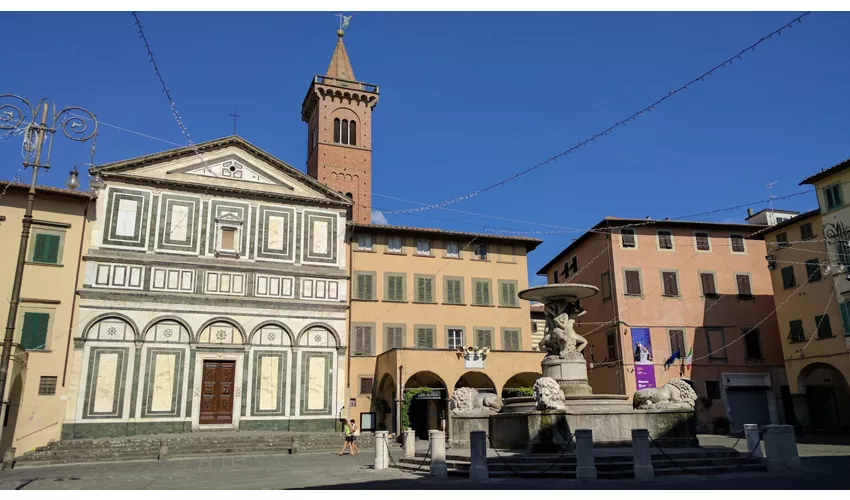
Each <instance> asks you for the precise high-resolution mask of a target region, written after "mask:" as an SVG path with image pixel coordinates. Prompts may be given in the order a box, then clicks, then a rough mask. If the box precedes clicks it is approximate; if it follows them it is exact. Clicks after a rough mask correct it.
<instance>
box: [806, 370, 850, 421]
mask: <svg viewBox="0 0 850 500" xmlns="http://www.w3.org/2000/svg"><path fill="white" fill-rule="evenodd" d="M797 390H798V394H799V395H800V396H802V398H805V399H804V401H805V406H804V407H803V405H802V404H797V405H795V406H796V409H797V413H798V414H803V415H798V419H799V420H802V421H803V422H807V423H808V425H807V427H809V428H811V429H814V430H838V429H846V428H850V387H848V384H847V379H846V378H845V377H844V375H843V374H842V373H841V372H840V371H839V370H838V369H837V368H836V367H835V366H833V365H831V364H829V363H824V362H815V363H811V364H809V365H806V367H805V368H803V369H802V370H800V375H799V377H798V378H797ZM802 402H803V401H800V402H799V403H802ZM800 417H802V418H800Z"/></svg>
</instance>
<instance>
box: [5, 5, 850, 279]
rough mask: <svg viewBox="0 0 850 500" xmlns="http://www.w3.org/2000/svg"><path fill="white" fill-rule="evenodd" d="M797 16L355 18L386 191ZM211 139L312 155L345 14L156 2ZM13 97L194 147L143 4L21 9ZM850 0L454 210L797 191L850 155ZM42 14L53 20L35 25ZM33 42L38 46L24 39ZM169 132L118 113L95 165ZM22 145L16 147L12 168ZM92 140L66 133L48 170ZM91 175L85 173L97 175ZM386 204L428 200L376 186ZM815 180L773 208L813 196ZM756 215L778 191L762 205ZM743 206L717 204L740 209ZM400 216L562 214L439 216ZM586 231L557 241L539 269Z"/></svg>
mask: <svg viewBox="0 0 850 500" xmlns="http://www.w3.org/2000/svg"><path fill="white" fill-rule="evenodd" d="M797 14H798V13H788V12H785V13H507V14H502V13H372V12H362V13H355V15H354V17H353V19H352V21H351V26H350V27H349V30H348V34H347V35H346V37H345V43H346V47H347V48H348V52H349V55H350V57H351V60H352V64H353V66H354V71H355V74H356V76H357V77H358V79H360V80H362V81H366V82H369V83H375V84H378V85H380V88H381V97H380V103H379V104H378V106H377V108H376V109H375V112H374V119H373V192H374V193H377V194H381V195H388V196H393V197H398V198H404V199H408V200H415V201H420V202H425V203H433V202H437V201H441V200H444V199H448V198H453V197H455V196H459V195H463V194H465V193H468V192H470V191H473V190H475V189H477V188H480V187H483V186H486V185H489V184H491V183H492V182H494V181H497V180H499V179H502V178H504V177H507V176H509V175H511V174H512V173H514V172H516V171H519V170H523V169H525V168H528V167H530V166H532V165H534V164H536V163H538V162H540V161H543V160H545V159H546V158H548V157H550V156H552V155H553V154H557V153H559V152H561V151H563V150H565V149H567V148H569V147H570V146H572V145H574V144H575V143H577V142H579V141H581V140H583V139H585V138H586V137H588V136H590V135H592V134H593V133H594V132H597V131H600V130H602V129H605V128H607V127H608V126H610V125H612V124H613V123H614V122H616V121H618V120H619V119H622V118H624V117H626V116H628V115H629V114H631V113H632V112H634V111H636V110H638V109H640V108H642V107H644V106H646V105H647V104H649V103H651V102H653V101H654V100H656V99H657V98H659V97H661V96H662V95H664V94H665V93H666V92H668V91H669V90H672V89H673V88H676V87H678V86H679V85H681V84H683V83H685V82H686V81H688V80H690V79H691V78H693V77H694V76H696V75H698V74H700V73H702V72H703V71H705V70H707V69H708V68H710V67H712V66H713V65H715V64H716V63H718V62H720V61H722V60H724V59H726V58H727V57H730V56H731V55H733V54H735V53H736V52H737V51H738V50H740V49H742V48H744V47H746V46H748V45H750V44H751V43H753V42H755V41H756V40H758V38H759V37H761V36H762V35H764V34H766V33H769V32H770V31H772V30H773V29H775V28H777V27H779V26H781V25H782V24H784V23H785V22H787V21H789V20H790V19H792V18H794V17H795V16H796V15H797ZM140 17H141V19H142V23H143V25H144V27H145V31H146V35H147V37H148V40H149V41H150V43H151V45H152V48H153V51H154V54H155V55H156V57H157V59H158V62H159V66H160V70H161V71H162V74H163V76H164V78H165V80H166V83H167V85H168V86H169V87H170V90H171V92H172V95H173V97H174V99H175V101H176V103H177V107H178V110H179V111H180V113H181V114H182V116H183V118H184V121H185V124H186V126H187V127H188V130H189V132H190V134H191V136H192V139H193V140H194V141H195V142H200V141H204V140H210V139H214V138H218V137H222V136H226V135H229V134H231V132H232V119H231V118H230V117H229V116H228V115H229V114H230V113H232V112H233V110H234V109H235V110H237V112H238V113H239V114H240V115H241V116H242V117H241V118H240V119H239V125H238V127H239V135H241V136H243V137H244V138H246V139H247V140H249V141H251V142H253V143H255V144H256V145H258V146H259V147H261V148H263V149H265V150H266V151H268V152H270V153H271V154H274V155H275V156H277V157H278V158H280V159H282V160H284V161H286V162H288V163H290V164H291V165H293V166H295V167H297V168H301V169H302V170H303V169H304V165H305V160H306V158H305V156H306V155H305V153H306V140H307V136H306V126H305V125H304V124H303V123H301V121H300V106H301V102H302V100H303V98H304V95H305V93H306V91H307V87H308V85H309V83H310V79H311V77H312V75H313V74H320V73H323V72H324V71H325V70H326V68H327V64H328V61H329V60H330V57H331V54H332V52H333V47H334V44H335V42H336V35H335V31H336V28H337V23H338V20H337V18H336V17H335V16H334V15H333V14H332V13H285V12H281V13H146V12H142V13H140ZM4 21H5V22H4V28H3V31H4V35H5V39H6V40H17V41H20V42H21V44H19V45H18V47H19V48H18V49H15V50H5V51H3V55H2V57H0V60H2V63H3V64H2V66H3V68H4V71H3V73H4V74H3V84H2V90H0V92H3V93H16V94H20V95H24V96H27V97H29V98H31V99H33V100H36V99H38V98H40V97H43V96H48V97H50V98H52V99H54V100H55V101H56V102H57V104H58V105H60V106H61V105H76V106H83V107H86V108H88V109H90V110H92V111H94V112H96V113H97V115H98V118H99V119H100V120H101V121H103V122H105V123H108V124H111V125H116V126H120V127H123V128H126V129H130V130H134V131H138V132H142V133H144V134H148V135H151V136H154V137H157V138H161V139H164V140H166V141H170V142H173V143H178V144H185V139H184V138H183V137H182V135H181V133H180V129H179V128H178V126H177V124H176V122H175V121H174V118H173V117H172V115H171V111H170V108H169V106H168V102H167V101H166V99H165V96H164V95H163V93H162V92H161V90H160V87H159V83H158V82H157V80H156V78H155V76H154V72H153V69H152V67H151V65H150V63H149V62H148V58H147V55H146V53H145V51H144V47H143V45H142V43H141V40H140V39H139V38H138V34H137V32H136V28H135V26H134V24H133V19H132V17H131V15H130V14H129V13H6V14H5V15H4ZM848 21H850V14H848V13H814V14H812V15H810V16H808V17H806V18H804V22H803V23H802V24H801V25H795V26H794V28H793V29H791V30H790V31H786V32H784V33H783V34H782V36H780V37H777V38H774V39H773V40H771V41H768V42H767V43H765V44H762V45H760V46H759V47H758V48H757V49H756V51H755V53H748V54H747V55H745V56H744V59H743V60H742V61H736V62H735V63H734V64H733V65H732V66H731V67H728V68H726V69H721V70H720V71H719V72H718V73H716V74H715V75H714V76H712V77H710V78H709V79H708V80H707V81H706V82H705V83H700V84H697V85H695V86H694V87H692V88H691V89H689V90H687V91H686V92H684V93H682V94H681V95H678V96H676V97H674V98H672V99H669V100H668V101H666V102H665V103H664V104H662V105H661V106H659V107H658V108H656V110H655V111H653V112H652V113H651V114H649V115H647V116H644V117H642V118H640V119H638V120H637V121H635V122H634V123H632V124H630V125H628V126H627V127H625V128H621V129H618V130H617V131H616V132H614V133H613V134H612V135H610V136H608V137H606V138H603V139H600V140H598V141H596V142H595V143H592V144H590V145H589V146H587V147H585V148H582V149H581V150H579V151H577V152H575V153H574V154H571V155H569V156H567V157H566V158H562V159H560V160H558V161H557V162H555V163H553V164H551V165H549V166H546V167H543V168H541V169H539V170H538V171H536V172H534V173H532V174H530V175H528V176H525V177H523V178H521V179H519V180H517V181H515V182H513V183H510V184H508V185H506V186H503V187H500V188H498V189H495V190H493V191H490V192H488V193H486V194H483V195H481V196H480V197H477V198H475V199H472V200H468V201H464V202H461V203H457V204H455V205H453V206H452V208H454V209H457V210H464V211H472V212H477V213H483V214H488V215H493V216H498V217H505V218H511V219H517V220H523V221H531V222H537V223H541V224H551V225H557V226H567V227H577V228H582V227H590V226H592V225H593V224H595V223H596V222H598V221H599V220H600V219H601V218H602V217H604V216H606V215H614V216H620V217H641V218H642V217H645V216H651V217H653V218H664V217H679V216H682V215H687V214H692V213H698V212H703V211H707V210H713V209H717V208H723V207H728V206H733V205H738V204H742V203H747V202H750V201H756V200H761V199H763V198H766V197H767V190H766V188H765V184H766V183H767V182H772V181H776V182H777V184H776V186H775V188H774V194H776V195H784V194H790V193H795V192H798V191H800V190H802V189H805V187H803V188H801V187H798V186H797V184H798V182H799V181H800V180H802V179H803V178H804V177H806V176H807V175H809V174H811V173H813V172H815V171H818V170H820V169H823V168H826V167H829V166H831V165H833V164H835V163H838V162H840V161H842V160H844V159H846V158H847V157H850V146H848V144H850V142H848V138H850V99H847V89H848V88H850V65H848V64H847V60H848V50H850V33H848V31H847V30H846V26H847V23H848ZM33 27H37V28H38V32H39V33H40V36H38V37H34V36H32V29H33ZM24 41H26V45H24V44H23V42H24ZM171 147H173V146H172V145H169V144H166V143H163V142H160V141H157V140H153V139H148V138H144V137H140V136H137V135H133V134H130V133H127V132H124V131H120V130H118V129H115V128H112V127H108V126H102V127H101V133H100V135H99V137H98V141H97V156H96V161H97V162H98V163H107V162H111V161H115V160H120V159H125V158H131V157H135V156H138V155H142V154H149V153H153V152H156V151H160V150H163V149H169V148H171ZM19 152H20V141H19V140H18V139H5V140H2V141H0V159H2V161H3V164H4V167H3V171H2V174H0V178H2V179H10V178H12V176H13V175H14V173H15V171H16V170H17V168H18V165H19V164H20V153H19ZM84 161H87V149H86V148H84V147H81V146H79V145H77V144H71V143H69V141H64V140H59V139H57V141H56V144H55V147H54V154H53V161H52V167H53V168H52V169H51V170H50V171H49V172H48V173H47V174H46V175H44V176H43V177H42V179H43V181H44V183H46V184H49V185H57V186H58V185H61V184H62V183H63V182H64V179H65V177H66V176H67V172H68V170H69V169H70V167H71V166H72V165H73V164H74V163H80V162H84ZM84 182H85V181H84ZM373 205H375V206H376V207H378V208H383V209H390V210H392V209H400V208H410V207H412V206H413V205H410V204H408V203H403V202H399V201H394V200H390V199H387V198H381V197H375V198H374V200H373ZM815 205H816V200H815V197H814V195H813V194H808V195H803V196H797V197H794V198H790V199H788V200H785V201H781V202H777V204H776V207H777V208H786V209H791V210H806V209H811V208H813V207H814V206H815ZM753 208H754V209H756V210H758V209H760V208H764V206H763V205H762V206H758V205H753ZM744 215H745V210H744V209H740V210H737V211H734V212H723V213H719V214H715V215H712V216H710V217H708V218H706V219H704V220H716V221H722V220H730V221H731V220H734V221H742V220H743V217H744ZM388 219H389V221H390V223H393V224H404V225H418V226H430V227H442V228H447V229H456V230H466V231H482V230H484V231H493V230H494V228H512V229H517V230H520V231H533V230H546V229H547V228H546V227H542V226H535V225H530V224H525V223H517V222H507V221H499V220H493V219H485V218H482V217H478V216H472V215H468V214H462V213H457V212H451V211H444V210H431V211H427V212H423V213H421V214H419V215H400V214H399V215H390V216H388ZM577 236H578V233H567V234H562V235H548V236H544V237H543V239H544V240H545V243H544V244H543V245H542V246H541V247H539V248H538V249H537V250H536V251H535V252H534V253H533V254H532V255H531V256H530V258H529V261H530V263H529V270H530V272H534V271H536V270H537V269H538V268H539V267H540V265H542V264H543V263H545V262H546V261H547V260H548V259H549V258H551V257H552V256H553V255H555V254H556V253H557V252H558V251H560V249H562V248H563V247H564V246H566V245H567V244H569V243H570V242H571V241H572V239H573V238H575V237H577Z"/></svg>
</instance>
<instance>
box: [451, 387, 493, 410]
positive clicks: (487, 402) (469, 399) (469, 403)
mask: <svg viewBox="0 0 850 500" xmlns="http://www.w3.org/2000/svg"><path fill="white" fill-rule="evenodd" d="M449 408H450V409H451V411H452V415H475V414H490V413H499V410H501V409H502V400H501V399H500V398H499V396H497V395H495V394H491V393H479V392H478V391H476V390H475V389H473V388H472V387H460V388H458V389H455V390H454V392H453V393H452V398H451V400H449Z"/></svg>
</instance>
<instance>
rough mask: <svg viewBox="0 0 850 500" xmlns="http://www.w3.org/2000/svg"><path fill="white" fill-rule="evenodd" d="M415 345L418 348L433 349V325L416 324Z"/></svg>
mask: <svg viewBox="0 0 850 500" xmlns="http://www.w3.org/2000/svg"><path fill="white" fill-rule="evenodd" d="M416 347H417V348H418V349H433V348H434V327H433V326H417V327H416Z"/></svg>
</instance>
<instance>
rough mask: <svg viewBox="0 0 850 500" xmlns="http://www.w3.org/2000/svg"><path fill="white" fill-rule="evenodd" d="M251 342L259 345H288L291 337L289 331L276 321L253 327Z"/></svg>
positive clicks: (290, 343) (290, 342)
mask: <svg viewBox="0 0 850 500" xmlns="http://www.w3.org/2000/svg"><path fill="white" fill-rule="evenodd" d="M251 344H252V345H261V346H275V347H289V346H291V345H292V337H291V335H290V334H289V331H288V330H287V329H286V328H284V327H283V325H280V324H278V323H265V324H263V325H260V326H258V327H257V328H255V329H254V332H253V333H252V334H251Z"/></svg>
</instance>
